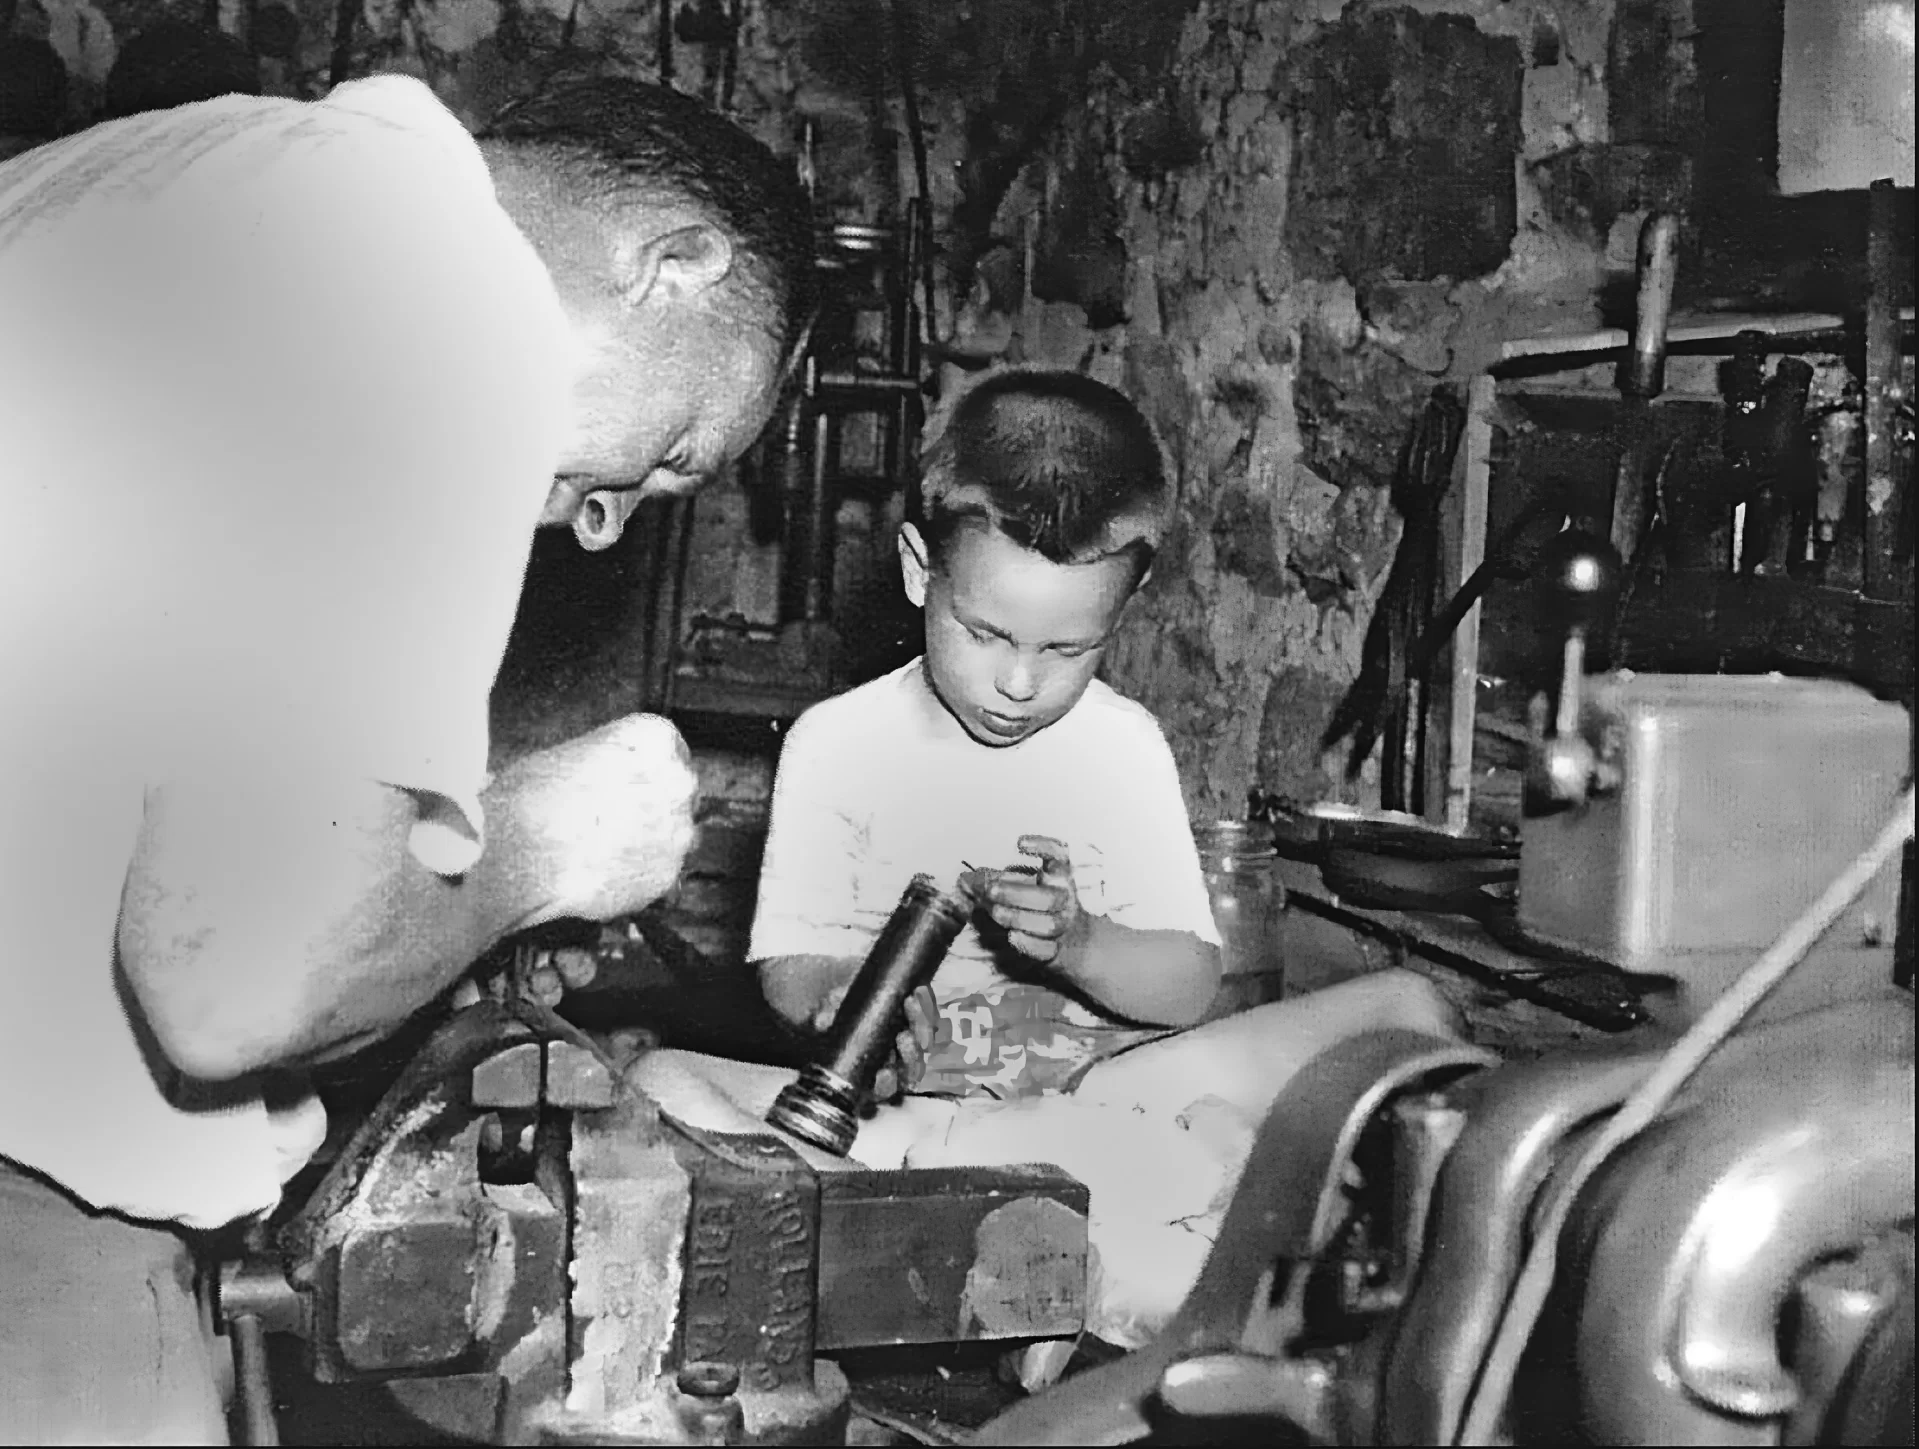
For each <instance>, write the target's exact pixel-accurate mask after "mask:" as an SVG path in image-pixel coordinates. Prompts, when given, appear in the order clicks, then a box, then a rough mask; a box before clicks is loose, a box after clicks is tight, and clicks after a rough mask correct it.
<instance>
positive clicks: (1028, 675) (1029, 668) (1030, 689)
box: [998, 654, 1037, 704]
mask: <svg viewBox="0 0 1919 1449" xmlns="http://www.w3.org/2000/svg"><path fill="white" fill-rule="evenodd" d="M998 682H999V692H1000V693H1001V694H1003V695H1005V696H1006V698H1008V699H1010V700H1012V701H1013V702H1014V703H1015V704H1025V703H1026V702H1027V701H1028V700H1030V699H1032V697H1033V695H1034V694H1035V693H1036V692H1037V691H1036V688H1035V685H1034V682H1033V664H1032V661H1031V660H1029V659H1027V658H1026V657H1025V656H1024V655H1022V654H1015V655H1014V656H1013V658H1012V660H1011V661H1010V662H1009V663H1008V664H1007V665H1006V666H1005V668H1003V669H1002V670H1001V671H1000V676H999V681H998Z"/></svg>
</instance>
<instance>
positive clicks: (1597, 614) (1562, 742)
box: [1526, 528, 1620, 809]
mask: <svg viewBox="0 0 1919 1449" xmlns="http://www.w3.org/2000/svg"><path fill="white" fill-rule="evenodd" d="M1619 576H1620V559H1619V550H1618V549H1616V548H1614V547H1613V546H1612V545H1611V544H1609V543H1608V542H1607V541H1606V540H1605V539H1603V538H1600V537H1599V536H1598V535H1597V534H1595V533H1590V532H1588V531H1586V530H1585V529H1581V528H1569V529H1567V530H1566V531H1565V532H1563V533H1561V534H1559V535H1558V537H1556V538H1554V539H1553V540H1552V541H1551V542H1549V543H1548V544H1547V545H1546V547H1545V548H1544V549H1543V550H1542V551H1541V555H1540V559H1539V570H1538V577H1539V582H1540V587H1541V588H1542V589H1543V590H1544V591H1545V594H1546V602H1547V607H1548V609H1549V610H1550V611H1551V612H1552V613H1554V614H1555V615H1557V616H1558V618H1559V620H1560V622H1561V623H1563V624H1564V626H1565V631H1566V634H1565V652H1564V654H1563V655H1562V657H1561V660H1560V674H1559V695H1558V704H1557V707H1556V708H1555V710H1554V712H1553V715H1552V720H1551V725H1550V728H1549V729H1545V730H1542V731H1541V738H1539V739H1537V740H1535V741H1534V744H1533V751H1532V760H1531V762H1530V763H1531V768H1530V769H1529V771H1528V775H1529V778H1528V780H1527V782H1526V783H1527V794H1528V796H1529V797H1530V799H1529V804H1530V805H1531V806H1532V807H1533V808H1534V809H1541V808H1544V809H1556V808H1559V807H1562V806H1567V805H1578V804H1581V803H1583V802H1584V801H1585V799H1586V797H1587V795H1588V794H1589V793H1590V792H1591V791H1592V789H1593V787H1594V785H1595V783H1596V782H1597V777H1598V775H1599V773H1600V761H1599V759H1598V756H1597V754H1596V752H1595V751H1594V750H1593V747H1592V745H1591V743H1590V742H1589V741H1588V740H1587V739H1586V736H1585V733H1584V731H1583V730H1582V729H1581V727H1580V719H1581V715H1582V713H1583V710H1584V704H1585V700H1584V694H1585V690H1584V683H1585V677H1586V645H1587V641H1588V640H1589V639H1590V638H1591V637H1592V635H1593V634H1594V633H1595V632H1596V631H1598V630H1601V629H1603V628H1604V626H1605V623H1606V621H1607V620H1608V619H1609V618H1610V617H1611V615H1612V610H1613V605H1614V603H1615V602H1616V601H1617V600H1618V597H1619Z"/></svg>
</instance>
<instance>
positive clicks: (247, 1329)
mask: <svg viewBox="0 0 1919 1449" xmlns="http://www.w3.org/2000/svg"><path fill="white" fill-rule="evenodd" d="M227 1336H228V1337H229V1338H230V1339H232V1341H233V1378H234V1387H235V1389H236V1391H237V1396H238V1398H239V1401H240V1432H241V1435H242V1436H243V1438H244V1439H245V1442H246V1443H248V1444H257V1445H277V1444H278V1443H279V1442H280V1421H279V1419H278V1418H277V1417H276V1416H275V1414H274V1411H273V1378H272V1375H271V1374H270V1372H269V1371H268V1368H267V1331H266V1328H265V1327H264V1326H263V1325H262V1324H261V1322H260V1320H259V1319H258V1318H256V1317H254V1316H253V1315H252V1314H251V1313H242V1314H240V1315H238V1316H237V1317H234V1318H230V1319H228V1320H227Z"/></svg>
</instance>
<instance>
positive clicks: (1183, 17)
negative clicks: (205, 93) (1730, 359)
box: [13, 0, 1697, 814]
mask: <svg viewBox="0 0 1919 1449" xmlns="http://www.w3.org/2000/svg"><path fill="white" fill-rule="evenodd" d="M13 3H14V4H15V5H16V6H17V10H18V17H17V20H16V31H17V32H19V33H24V34H30V35H43V36H46V37H47V38H49V39H50V40H51V41H52V43H53V44H54V46H55V47H56V48H57V49H58V50H59V51H60V52H61V54H62V55H63V56H64V57H65V58H66V59H67V61H68V64H69V68H70V70H71V71H72V73H73V77H74V81H75V84H74V87H73V96H72V105H73V107H74V110H75V114H76V117H79V116H83V115H84V113H85V110H86V108H87V107H88V106H89V105H91V104H93V103H95V102H96V101H97V98H98V96H99V93H100V90H101V87H102V86H103V85H104V82H105V79H106V76H107V74H108V71H109V68H110V67H111V65H112V63H113V59H114V56H115V54H116V52H117V48H118V46H119V45H121V44H123V43H124V42H125V40H126V39H127V37H128V36H129V35H131V34H132V33H134V32H135V31H137V30H138V29H139V28H140V27H141V26H142V25H144V24H145V23H147V22H148V21H150V20H151V19H152V18H154V17H156V16H158V15H160V14H162V13H165V14H170V15H174V16H179V17H184V18H195V19H197V18H202V17H204V16H206V15H207V14H209V13H210V12H209V9H208V5H209V4H211V5H212V13H217V15H218V18H219V21H220V23H221V24H222V25H223V26H224V27H225V28H226V29H228V30H229V31H233V32H236V33H243V34H252V35H254V36H255V37H256V43H257V44H259V45H260V48H262V49H263V50H268V51H271V54H268V55H266V57H265V59H264V62H263V63H264V68H265V74H266V78H267V82H268V84H269V87H270V88H271V89H274V90H277V91H280V92H282V93H286V94H295V95H317V94H320V93H322V92H323V91H324V88H325V86H326V84H327V81H328V79H329V76H330V75H331V73H332V71H333V68H334V67H335V65H336V63H338V62H340V61H344V63H345V66H346V69H347V70H348V71H349V72H350V73H353V74H360V73H365V72H366V71H368V70H373V69H403V70H409V71H412V72H414V73H416V74H419V75H422V76H423V77H425V78H426V79H428V80H429V81H430V82H431V83H432V84H433V85H434V86H435V87H436V89H438V91H439V92H440V93H441V94H442V95H443V96H444V97H445V98H446V99H447V100H448V102H449V104H451V105H452V106H454V108H455V109H456V110H458V111H459V112H460V113H461V114H462V115H463V116H465V117H467V118H468V119H469V120H470V121H477V120H479V119H480V118H482V117H483V116H485V115H486V114H488V113H490V111H491V110H492V109H493V108H494V107H496V106H497V105H498V104H499V103H500V102H502V101H504V100H505V99H508V98H509V97H511V96H512V95H514V94H516V93H518V92H520V91H522V90H524V89H526V88H528V87H530V86H532V85H534V84H536V83H538V82H539V81H540V80H542V79H544V78H546V77H548V76H551V75H554V74H559V73H569V72H574V71H591V70H608V69H610V70H615V71H625V72H628V73H632V74H637V75H642V76H651V75H654V74H657V70H658V64H659V41H658V27H659V11H658V0H365V3H364V9H363V13H362V14H361V16H360V18H359V20H358V21H357V23H356V24H355V25H354V26H353V27H352V29H351V31H350V33H349V35H348V39H347V43H346V44H345V46H344V47H342V46H341V45H340V43H339V42H340V30H339V22H340V15H341V10H340V8H339V6H338V4H337V3H336V0H286V3H284V4H273V5H267V4H261V3H259V0H217V3H216V0H207V3H191V4H187V3H179V4H175V5H173V6H171V7H168V6H166V5H164V4H162V3H161V0H13ZM1693 4H1694V0H1412V3H1401V4H1375V3H1367V0H1352V3H1349V4H1344V5H1341V4H1339V3H1336V0H963V3H953V0H900V5H899V6H898V7H897V8H896V9H895V8H889V7H888V5H887V4H886V3H884V0H804V3H802V0H790V3H785V4H774V3H771V0H744V3H742V4H740V5H739V6H738V7H737V8H738V13H739V15H740V16H741V19H742V27H741V29H740V32H739V46H738V50H737V54H736V55H735V56H734V57H733V59H732V60H731V61H730V62H729V61H728V60H726V58H725V55H726V52H725V49H724V47H721V46H716V45H712V44H707V43H704V40H703V37H706V38H710V37H711V36H712V35H714V34H716V33H718V32H716V31H715V29H714V27H715V25H718V26H720V28H721V29H722V30H723V29H724V23H725V21H726V18H727V15H728V13H729V8H730V7H729V5H728V4H727V3H725V0H683V3H682V4H681V5H680V7H679V9H678V10H677V12H676V14H677V16H678V23H677V26H676V32H677V34H678V36H679V37H680V38H679V39H678V40H677V42H676V44H675V47H674V71H675V73H674V81H675V83H676V84H678V85H680V86H681V87H682V88H683V89H687V90H691V91H695V92H698V93H701V94H705V95H707V96H708V97H709V98H711V99H714V100H716V101H726V102H730V105H731V108H732V109H733V110H734V112H735V113H736V114H737V115H739V117H740V118H741V119H742V120H743V121H744V122H745V123H746V124H747V125H749V126H750V127H751V128H752V129H754V130H755V131H757V132H758V133H759V134H761V135H762V136H763V137H765V138H766V139H767V140H769V142H771V143H772V144H774V145H775V146H776V147H778V148H780V149H782V150H791V149H792V148H793V146H794V141H795V137H796V136H797V134H798V131H799V127H800V123H801V119H802V117H805V118H808V119H810V120H811V121H812V122H813V123H814V127H815V129H816V132H817V136H818V150H817V159H818V167H819V172H820V177H821V195H822V199H823V200H824V201H825V202H826V204H827V205H828V207H829V208H830V209H831V210H832V211H834V212H835V213H836V214H838V215H840V216H843V217H855V218H860V217H870V216H873V215H875V214H882V215H885V214H893V213H896V212H897V209H898V206H899V203H900V200H901V198H902V197H904V196H905V195H907V194H910V193H911V191H912V190H913V189H914V187H915V185H916V181H915V169H914V166H913V156H912V148H911V146H909V145H908V144H907V141H906V139H905V135H906V133H905V128H904V125H903V121H904V110H903V103H902V88H901V85H900V81H901V79H902V67H901V65H900V64H899V63H898V61H899V57H900V56H901V55H902V54H904V55H906V56H907V57H909V64H908V65H907V66H906V67H905V69H904V74H905V76H907V77H910V79H911V80H912V81H913V83H914V89H915V98H916V100H917V103H918V109H919V111H920V112H921V114H922V115H923V117H924V120H925V141H926V147H927V158H928V166H927V174H928V178H929V181H930V185H931V190H932V199H933V212H934V216H935V218H936V230H937V234H938V237H939V241H940V270H939V284H940V289H941V291H940V295H939V297H938V301H937V304H936V311H937V319H936V320H937V323H938V326H939V331H940V334H941V336H940V348H939V352H940V355H941V356H942V357H943V358H944V359H945V363H944V366H945V368H946V369H947V372H946V376H947V377H948V378H949V379H950V377H951V376H954V375H956V371H957V370H958V369H962V368H973V367H978V366H980V365H982V364H985V363H989V362H991V361H994V360H999V359H1003V360H1022V359H1023V360H1044V361H1048V362H1053V363H1063V364H1068V365H1074V366H1081V367H1084V368H1086V369H1087V370H1089V371H1091V372H1092V373H1094V374H1095V375H1098V376H1100V377H1102V378H1104V379H1106V380H1109V381H1112V382H1115V383H1118V384H1120V385H1122V386H1124V387H1125V388H1127V389H1128V390H1129V391H1131V392H1132V393H1133V394H1134V395H1135V396H1136V397H1138V398H1139V400H1140V401H1141V402H1142V403H1143V404H1144V406H1145V407H1146V409H1147V410H1148V411H1149V413H1150V414H1151V416H1152V417H1153V418H1154V420H1155V421H1156V422H1157V423H1158V425H1159V426H1160V428H1161V429H1162V430H1163V432H1164V433H1165V434H1166V436H1167V438H1168V440H1169V442H1170V444H1171V446H1172V450H1173V453H1174V455H1175V457H1176V458H1177V460H1178V465H1179V470H1180V475H1181V502H1180V508H1179V519H1178V526H1177V529H1176V532H1175V534H1174V537H1173V538H1172V540H1171V541H1170V543H1169V546H1168V547H1167V549H1166V550H1165V553H1164V555H1163V557H1162V560H1161V562H1160V564H1159V566H1158V568H1157V569H1156V571H1155V574H1154V576H1153V578H1152V580H1151V581H1150V583H1149V585H1148V587H1147V589H1146V590H1145V592H1144V594H1143V595H1142V597H1141V598H1140V599H1139V600H1138V601H1137V604H1136V607H1135V608H1134V610H1133V611H1132V613H1131V614H1130V616H1129V618H1128V620H1127V622H1126V624H1125V626H1124V628H1123V630H1122V633H1121V636H1120V638H1119V639H1118V641H1117V643H1116V645H1115V647H1114V649H1113V651H1112V654H1111V658H1110V661H1109V665H1108V673H1109V675H1110V677H1111V679H1112V681H1113V682H1114V683H1115V684H1116V685H1117V686H1118V687H1120V688H1121V689H1123V690H1125V691H1127V692H1129V693H1132V694H1133V695H1135V696H1137V697H1138V698H1140V699H1141V700H1142V701H1144V702H1145V703H1146V704H1147V705H1149V706H1150V707H1151V708H1152V709H1153V710H1154V711H1155V712H1156V713H1157V714H1158V715H1159V717H1160V718H1161V719H1162V721H1163V722H1164V723H1165V725H1166V727H1167V730H1168V733H1169V734H1170V736H1171V737H1172V739H1173V742H1174V748H1175V751H1176V753H1177V755H1178V757H1179V760H1180V765H1181V769H1182V773H1183V777H1184V779H1185V782H1186V786H1187V791H1188V796H1189V803H1190V804H1191V806H1192V807H1193V809H1194V811H1195V812H1196V813H1198V814H1212V813H1215V812H1222V811H1223V812H1233V811H1236V810H1237V808H1238V807H1239V805H1240V803H1241V802H1242V801H1243V800H1244V797H1245V793H1246V791H1247V789H1248V788H1249V787H1250V786H1251V785H1253V784H1254V783H1255V782H1257V783H1259V784H1261V785H1263V786H1265V787H1266V788H1269V789H1277V790H1280V791H1283V792H1285V793H1287V794H1290V795H1294V796H1297V797H1303V798H1316V797H1322V796H1329V795H1333V794H1337V793H1341V792H1345V793H1348V794H1351V793H1353V792H1354V791H1355V790H1357V791H1358V792H1359V793H1360V794H1362V795H1363V794H1364V793H1365V792H1366V790H1367V788H1368V786H1367V783H1366V779H1365V778H1362V780H1361V782H1360V783H1359V785H1358V786H1357V787H1355V786H1353V785H1350V784H1348V783H1347V782H1345V781H1344V780H1343V779H1342V778H1341V773H1340V770H1339V769H1338V763H1339V762H1338V761H1337V760H1335V759H1334V758H1333V757H1331V756H1328V755H1326V754H1324V753H1323V752H1322V751H1321V749H1320V746H1319V740H1320V735H1321V732H1322V730H1323V728H1324V726H1325V724H1326V721H1327V719H1328V717H1329V715H1330V713H1331V711H1332V709H1333V706H1334V704H1335V703H1336V701H1337V700H1338V699H1339V698H1340V696H1341V695H1342V694H1343V692H1344V691H1345V690H1346V688H1347V686H1348V684H1349V683H1350V682H1351V680H1352V679H1353V677H1354V674H1355V671H1356V669H1357V667H1358V663H1359V651H1360V645H1361V641H1362V639H1363V637H1364V634H1365V630H1366V627H1367V624H1368V620H1369V618H1370V616H1371V612H1372V609H1373V606H1374V603H1375V601H1376V599H1377V598H1378V596H1379V592H1380V589H1381V588H1382V586H1383V584H1384V582H1385V579H1386V577H1387V572H1388V569H1389V567H1390V564H1391V561H1392V557H1393V553H1394V549H1395V547H1396V545H1397V542H1398V538H1399V533H1400V518H1399V515H1398V513H1397V512H1396V511H1395V509H1394V507H1393V503H1392V499H1391V496H1390V488H1391V485H1392V482H1393V478H1394V474H1395V471H1396V466H1397V460H1398V457H1399V454H1400V450H1401V448H1402V445H1403V442H1404V440H1405V438H1406V436H1407V432H1408V429H1409V428H1410V427H1411V425H1412V424H1413V421H1414V419H1415V418H1416V417H1417V415H1418V413H1419V411H1420V409H1421V407H1422V406H1423V404H1424V402H1425V400H1426V399H1427V397H1428V396H1429V395H1430V394H1431V392H1432V390H1433V389H1434V388H1435V387H1437V386H1440V385H1442V384H1447V383H1451V384H1455V385H1457V384H1461V383H1463V381H1464V380H1465V379H1466V378H1468V377H1469V376H1470V375H1472V374H1473V373H1474V372H1475V371H1476V370H1477V369H1479V368H1480V367H1481V366H1482V365H1483V364H1484V363H1485V362H1486V360H1487V359H1488V358H1489V357H1490V355H1491V353H1492V351H1493V349H1494V347H1495V346H1496V344H1497V342H1498V340H1499V339H1500V338H1502V337H1504V336H1511V335H1517V334H1526V333H1532V332H1537V331H1540V330H1542V329H1546V328H1554V329H1561V328H1563V329H1566V330H1578V329H1580V328H1582V327H1586V326H1591V325H1596V324H1597V322H1598V320H1599V315H1600V306H1601V298H1602V293H1603V292H1604V290H1605V284H1606V282H1607V279H1608V277H1609V276H1616V275H1617V274H1618V273H1619V272H1620V271H1622V270H1623V269H1626V268H1629V267H1630V261H1631V256H1630V253H1631V245H1632V240H1633V237H1634V235H1635V234H1636V230H1637V225H1638V222H1639V219H1640V217H1641V215H1642V214H1643V212H1644V210H1645V208H1646V207H1648V206H1650V205H1653V204H1657V203H1660V202H1664V201H1669V200H1671V199H1673V198H1674V197H1675V196H1678V195H1681V194H1683V191H1684V188H1685V187H1686V186H1687V184H1688V183H1689V180H1690V173H1689V171H1688V169H1687V168H1688V155H1689V153H1688V151H1687V143H1686V141H1685V136H1684V133H1685V131H1686V128H1687V127H1689V126H1691V125H1693V124H1694V123H1695V121H1696V119H1697V117H1696V106H1695V105H1694V98H1695V91H1696V87H1695V86H1694V84H1693V79H1692V69H1691V62H1690V59H1689V54H1688V51H1687V48H1686V44H1685V42H1684V39H1683V37H1684V36H1685V35H1686V34H1687V33H1688V32H1689V30H1690V26H1691V16H1692V12H1693ZM895 19H898V20H899V21H900V22H901V24H900V25H899V27H898V28H897V29H896V28H895V26H894V23H893V22H894V20H895ZM268 35H270V36H272V37H273V39H272V43H271V45H265V44H264V43H263V42H261V41H260V38H261V37H264V36H268ZM1689 106H1691V107H1693V108H1692V109H1689ZM704 506H705V505H703V507H704ZM714 506H716V507H720V506H723V505H719V504H715V505H714ZM732 511H733V512H734V513H737V510H732ZM701 537H702V538H704V539H709V540H713V542H712V543H711V544H709V545H708V546H707V553H708V555H718V556H703V557H702V559H701V560H700V561H699V568H700V570H701V571H702V572H703V574H704V575H705V576H706V577H708V578H712V577H721V578H724V577H727V576H729V575H735V576H742V577H743V576H745V575H744V574H742V573H741V571H740V570H739V569H738V568H737V566H736V564H735V561H734V560H732V559H729V558H727V557H725V556H724V554H725V552H726V544H725V540H724V538H723V537H719V536H716V535H715V534H714V532H713V531H712V530H710V529H705V530H702V531H701ZM741 546H742V548H743V547H744V544H743V543H742V545H741Z"/></svg>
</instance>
